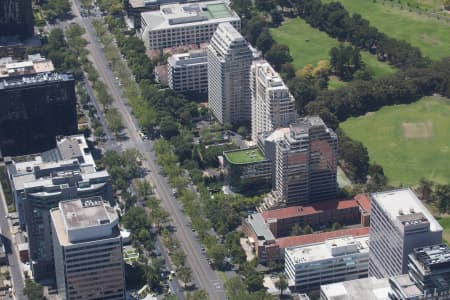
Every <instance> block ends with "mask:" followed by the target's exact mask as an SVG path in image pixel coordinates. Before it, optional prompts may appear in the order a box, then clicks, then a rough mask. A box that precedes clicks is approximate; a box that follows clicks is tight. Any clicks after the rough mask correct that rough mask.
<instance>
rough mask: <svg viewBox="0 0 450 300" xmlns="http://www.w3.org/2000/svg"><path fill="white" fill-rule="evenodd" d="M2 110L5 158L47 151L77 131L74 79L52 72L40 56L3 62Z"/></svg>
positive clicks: (0, 147) (0, 81)
mask: <svg viewBox="0 0 450 300" xmlns="http://www.w3.org/2000/svg"><path fill="white" fill-rule="evenodd" d="M0 107H1V109H0V151H1V152H2V155H3V156H6V155H7V156H16V155H23V154H30V153H37V152H42V151H45V150H47V149H49V148H51V147H53V146H54V145H55V136H57V135H70V134H75V133H76V132H77V129H78V128H77V127H78V126H77V110H76V96H75V80H74V78H73V76H72V75H71V74H60V73H55V72H53V64H52V63H51V62H50V61H48V60H46V59H44V58H42V57H41V56H40V55H33V56H29V57H28V60H26V61H20V62H18V61H15V60H12V59H11V58H2V59H0Z"/></svg>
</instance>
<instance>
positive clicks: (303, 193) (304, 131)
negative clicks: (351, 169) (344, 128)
mask: <svg viewBox="0 0 450 300" xmlns="http://www.w3.org/2000/svg"><path fill="white" fill-rule="evenodd" d="M337 160H338V139H337V136H336V134H335V133H334V131H333V130H332V129H330V128H328V127H327V126H326V125H325V123H324V122H323V121H322V119H321V118H319V117H311V116H310V117H305V118H302V119H299V120H298V121H297V122H296V123H294V124H291V125H290V126H289V132H285V133H284V135H283V137H282V139H281V140H279V141H278V142H277V143H276V171H275V172H276V174H275V176H276V177H275V194H276V195H277V199H278V201H280V202H282V203H285V204H286V205H287V206H292V205H301V204H307V203H313V202H317V201H323V200H329V199H333V198H334V197H335V195H336V192H337V177H336V176H337Z"/></svg>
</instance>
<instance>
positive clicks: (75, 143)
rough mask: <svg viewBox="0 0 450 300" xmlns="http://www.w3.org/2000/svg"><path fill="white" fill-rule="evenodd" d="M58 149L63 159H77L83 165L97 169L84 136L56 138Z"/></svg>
mask: <svg viewBox="0 0 450 300" xmlns="http://www.w3.org/2000/svg"><path fill="white" fill-rule="evenodd" d="M56 147H57V149H58V152H59V153H60V155H61V158H62V159H72V158H76V159H78V160H79V161H80V163H83V164H89V165H92V166H94V167H95V161H94V158H93V157H92V154H91V153H90V151H89V146H88V144H87V141H86V138H85V137H84V135H82V134H78V135H71V136H58V137H56Z"/></svg>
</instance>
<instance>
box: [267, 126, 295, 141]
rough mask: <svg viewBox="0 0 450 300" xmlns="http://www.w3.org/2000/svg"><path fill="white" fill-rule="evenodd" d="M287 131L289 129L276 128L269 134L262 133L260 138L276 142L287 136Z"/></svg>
mask: <svg viewBox="0 0 450 300" xmlns="http://www.w3.org/2000/svg"><path fill="white" fill-rule="evenodd" d="M289 131H290V128H289V127H283V128H278V129H275V130H274V131H271V132H264V133H262V134H261V138H262V139H263V140H265V141H269V142H277V141H281V140H282V139H284V136H285V135H286V134H288V133H289Z"/></svg>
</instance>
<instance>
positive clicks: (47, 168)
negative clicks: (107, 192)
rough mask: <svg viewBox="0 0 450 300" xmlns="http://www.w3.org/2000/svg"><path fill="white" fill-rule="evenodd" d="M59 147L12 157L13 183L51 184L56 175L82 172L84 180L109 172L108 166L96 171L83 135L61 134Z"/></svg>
mask: <svg viewBox="0 0 450 300" xmlns="http://www.w3.org/2000/svg"><path fill="white" fill-rule="evenodd" d="M56 145H57V146H56V148H55V149H51V150H48V151H45V152H43V153H41V154H38V155H34V156H27V157H26V158H23V157H17V158H13V161H12V164H11V165H8V172H9V174H10V175H11V176H12V182H13V187H14V189H16V190H22V189H24V188H25V187H27V188H31V187H37V186H52V185H54V183H53V178H58V177H59V178H60V177H64V176H65V177H68V176H74V175H77V174H79V175H80V176H81V178H82V179H83V180H89V179H92V178H94V177H95V178H98V177H105V176H108V172H107V171H106V170H103V171H97V169H96V165H95V161H94V158H93V157H92V154H91V153H90V152H89V150H88V148H89V147H88V144H87V142H86V139H85V137H84V136H83V135H73V136H59V137H57V139H56Z"/></svg>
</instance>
